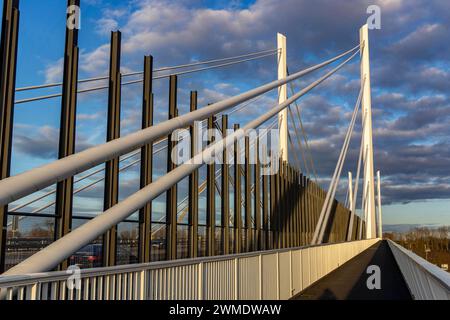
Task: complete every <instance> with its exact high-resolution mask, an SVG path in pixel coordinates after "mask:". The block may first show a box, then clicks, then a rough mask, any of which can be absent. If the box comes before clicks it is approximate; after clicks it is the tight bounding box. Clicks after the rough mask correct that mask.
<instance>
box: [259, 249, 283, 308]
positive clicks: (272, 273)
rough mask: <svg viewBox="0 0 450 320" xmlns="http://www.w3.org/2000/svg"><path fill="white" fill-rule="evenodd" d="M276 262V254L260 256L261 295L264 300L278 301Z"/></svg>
mask: <svg viewBox="0 0 450 320" xmlns="http://www.w3.org/2000/svg"><path fill="white" fill-rule="evenodd" d="M278 275H279V272H278V262H277V254H276V253H274V254H266V255H263V256H262V279H263V281H262V284H263V287H262V293H263V299H264V300H277V299H278Z"/></svg>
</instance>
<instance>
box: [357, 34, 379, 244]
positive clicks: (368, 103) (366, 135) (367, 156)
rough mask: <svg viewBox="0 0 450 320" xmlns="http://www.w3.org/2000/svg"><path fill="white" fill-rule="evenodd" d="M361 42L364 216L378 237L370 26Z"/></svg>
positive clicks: (368, 228)
mask: <svg viewBox="0 0 450 320" xmlns="http://www.w3.org/2000/svg"><path fill="white" fill-rule="evenodd" d="M360 43H361V50H360V53H361V86H363V99H362V110H363V117H362V119H363V126H364V128H363V145H364V150H366V152H364V157H363V162H364V166H363V167H364V179H363V186H364V188H367V191H366V189H364V191H365V192H366V193H365V202H364V203H365V207H364V216H365V217H366V218H367V220H366V237H367V239H371V238H374V237H376V232H377V228H376V221H375V220H376V219H375V215H376V212H375V186H374V166H373V141H372V96H371V86H370V52H369V28H368V26H367V25H364V26H362V28H361V29H360Z"/></svg>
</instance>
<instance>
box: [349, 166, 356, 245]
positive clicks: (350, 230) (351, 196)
mask: <svg viewBox="0 0 450 320" xmlns="http://www.w3.org/2000/svg"><path fill="white" fill-rule="evenodd" d="M353 201H356V199H355V200H353V177H352V173H351V172H349V173H348V207H349V208H350V220H349V222H348V230H347V241H352V239H353V224H354V221H355V212H353Z"/></svg>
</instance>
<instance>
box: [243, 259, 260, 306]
mask: <svg viewBox="0 0 450 320" xmlns="http://www.w3.org/2000/svg"><path fill="white" fill-rule="evenodd" d="M238 268H239V281H238V282H239V299H240V300H254V299H259V257H250V258H241V259H239V266H238Z"/></svg>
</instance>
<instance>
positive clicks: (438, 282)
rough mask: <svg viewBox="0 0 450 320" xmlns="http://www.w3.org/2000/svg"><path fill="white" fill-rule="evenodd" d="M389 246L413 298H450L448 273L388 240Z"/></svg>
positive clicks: (449, 276)
mask: <svg viewBox="0 0 450 320" xmlns="http://www.w3.org/2000/svg"><path fill="white" fill-rule="evenodd" d="M388 243H389V247H390V248H391V251H392V253H393V254H394V257H395V260H396V261H397V264H398V266H399V268H400V271H401V272H402V274H403V278H405V281H406V283H407V285H408V287H409V290H410V292H411V294H412V296H413V297H414V299H415V300H450V274H449V273H447V272H445V271H444V270H442V269H440V268H439V267H437V266H435V265H434V264H431V263H429V262H428V261H426V260H425V259H423V258H421V257H419V256H418V255H416V254H414V253H413V252H411V251H409V250H407V249H405V248H403V247H402V246H400V245H398V244H396V243H395V242H393V241H391V240H388Z"/></svg>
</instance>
